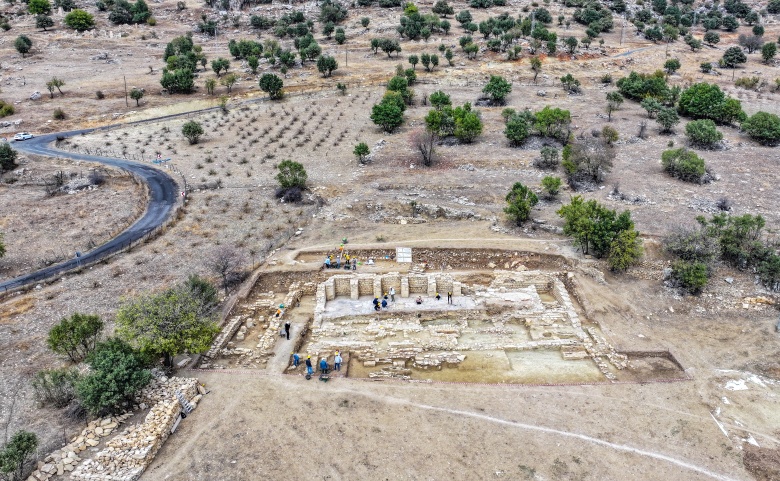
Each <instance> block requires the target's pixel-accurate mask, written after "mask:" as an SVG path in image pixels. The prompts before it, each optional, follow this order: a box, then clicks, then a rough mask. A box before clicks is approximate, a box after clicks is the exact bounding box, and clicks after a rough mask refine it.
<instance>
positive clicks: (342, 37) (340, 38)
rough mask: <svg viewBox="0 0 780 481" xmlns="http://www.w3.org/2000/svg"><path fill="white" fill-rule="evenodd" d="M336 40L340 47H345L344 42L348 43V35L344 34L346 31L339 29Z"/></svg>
mask: <svg viewBox="0 0 780 481" xmlns="http://www.w3.org/2000/svg"><path fill="white" fill-rule="evenodd" d="M333 38H334V39H335V40H336V43H337V44H339V45H343V44H344V42H346V41H347V34H346V33H345V32H344V29H343V28H341V27H339V28H337V29H336V35H334V37H333Z"/></svg>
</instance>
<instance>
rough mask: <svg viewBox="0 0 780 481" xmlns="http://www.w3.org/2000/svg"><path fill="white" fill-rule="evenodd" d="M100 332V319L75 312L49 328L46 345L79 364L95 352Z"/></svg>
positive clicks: (101, 328)
mask: <svg viewBox="0 0 780 481" xmlns="http://www.w3.org/2000/svg"><path fill="white" fill-rule="evenodd" d="M102 332H103V321H102V320H100V317H98V316H95V315H90V314H81V313H78V312H77V313H75V314H73V315H71V316H70V317H65V318H63V319H61V320H60V322H59V323H58V324H57V325H55V326H54V327H52V328H51V330H50V331H49V336H48V337H47V338H46V344H47V345H48V346H49V349H51V350H52V351H54V352H56V353H57V354H62V355H66V356H68V358H70V360H71V361H73V362H79V361H81V360H83V359H84V358H85V357H87V356H88V355H89V353H90V352H92V351H93V350H95V346H96V345H97V341H98V339H99V338H100V334H101V333H102Z"/></svg>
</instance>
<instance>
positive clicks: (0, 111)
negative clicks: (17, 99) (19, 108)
mask: <svg viewBox="0 0 780 481" xmlns="http://www.w3.org/2000/svg"><path fill="white" fill-rule="evenodd" d="M15 111H16V109H14V106H13V104H9V103H7V102H5V101H4V100H0V118H3V117H7V116H9V115H13V114H14V112H15Z"/></svg>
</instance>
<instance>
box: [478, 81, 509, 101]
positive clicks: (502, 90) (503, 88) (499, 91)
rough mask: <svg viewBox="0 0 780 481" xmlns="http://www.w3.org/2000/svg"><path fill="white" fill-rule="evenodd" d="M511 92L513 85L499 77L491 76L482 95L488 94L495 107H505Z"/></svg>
mask: <svg viewBox="0 0 780 481" xmlns="http://www.w3.org/2000/svg"><path fill="white" fill-rule="evenodd" d="M511 91H512V84H510V83H509V82H507V81H506V79H504V77H500V76H498V75H491V76H490V80H489V81H488V83H487V85H485V87H484V88H483V89H482V93H484V94H487V95H488V96H489V97H490V100H491V101H492V102H493V104H495V105H503V104H504V102H505V101H506V97H507V95H509V93H510V92H511Z"/></svg>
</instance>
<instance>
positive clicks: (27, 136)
mask: <svg viewBox="0 0 780 481" xmlns="http://www.w3.org/2000/svg"><path fill="white" fill-rule="evenodd" d="M31 138H33V134H31V133H28V132H19V133H18V134H16V135H14V140H27V139H31Z"/></svg>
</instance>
